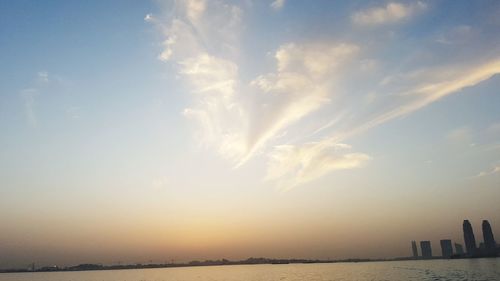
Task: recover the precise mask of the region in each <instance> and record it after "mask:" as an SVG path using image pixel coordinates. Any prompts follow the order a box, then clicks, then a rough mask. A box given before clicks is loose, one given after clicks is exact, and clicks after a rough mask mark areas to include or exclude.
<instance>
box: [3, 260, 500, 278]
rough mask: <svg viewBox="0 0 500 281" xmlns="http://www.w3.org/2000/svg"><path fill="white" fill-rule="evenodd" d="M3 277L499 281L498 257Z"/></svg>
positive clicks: (58, 273) (8, 276) (30, 274)
mask: <svg viewBox="0 0 500 281" xmlns="http://www.w3.org/2000/svg"><path fill="white" fill-rule="evenodd" d="M0 280H1V281H11V280H12V281H14V280H15V281H24V280H26V281H28V280H29V281H195V280H196V281H236V280H241V281H300V280H311V281H314V280H317V281H327V280H328V281H351V280H356V281H401V280H424V281H425V280H433V281H434V280H478V281H479V280H491V281H500V258H488V259H459V260H416V261H384V262H359V263H328V264H263V265H229V266H199V267H179V268H161V269H129V270H100V271H79V272H34V273H5V274H0Z"/></svg>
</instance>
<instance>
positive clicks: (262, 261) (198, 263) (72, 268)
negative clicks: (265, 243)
mask: <svg viewBox="0 0 500 281" xmlns="http://www.w3.org/2000/svg"><path fill="white" fill-rule="evenodd" d="M454 258H455V259H463V258H470V257H463V256H462V257H452V259H454ZM478 258H479V257H478ZM432 259H443V258H442V257H433V258H432ZM403 260H424V259H420V258H414V257H399V258H390V259H357V258H352V259H339V260H319V259H312V260H310V259H269V258H248V259H246V260H239V261H230V260H226V259H221V260H205V261H191V262H187V263H163V264H155V263H150V264H127V265H102V264H80V265H75V266H68V267H57V266H50V267H41V268H38V269H4V270H0V273H16V272H19V273H21V272H56V271H91V270H122V269H148V268H175V267H191V266H220V265H254V264H308V263H351V262H354V263H356V262H382V261H403ZM425 260H428V259H425Z"/></svg>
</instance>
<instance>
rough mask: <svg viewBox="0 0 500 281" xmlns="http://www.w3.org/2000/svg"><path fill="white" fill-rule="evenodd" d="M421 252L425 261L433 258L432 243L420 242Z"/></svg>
mask: <svg viewBox="0 0 500 281" xmlns="http://www.w3.org/2000/svg"><path fill="white" fill-rule="evenodd" d="M420 250H421V251H422V257H423V258H424V259H430V258H432V249H431V241H420Z"/></svg>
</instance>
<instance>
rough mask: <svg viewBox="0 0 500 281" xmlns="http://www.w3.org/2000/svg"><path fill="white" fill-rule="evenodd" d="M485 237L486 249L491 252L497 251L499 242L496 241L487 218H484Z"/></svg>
mask: <svg viewBox="0 0 500 281" xmlns="http://www.w3.org/2000/svg"><path fill="white" fill-rule="evenodd" d="M483 238H484V246H485V247H486V250H487V251H489V252H491V251H495V250H496V247H497V243H496V242H495V237H493V231H491V226H490V223H489V222H488V221H487V220H483Z"/></svg>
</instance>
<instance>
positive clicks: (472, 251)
mask: <svg viewBox="0 0 500 281" xmlns="http://www.w3.org/2000/svg"><path fill="white" fill-rule="evenodd" d="M481 225H482V227H481V229H482V237H483V241H482V242H481V241H480V240H478V241H477V240H476V238H475V235H474V230H473V227H472V224H471V223H470V221H469V220H467V219H466V220H464V221H463V224H462V229H463V241H464V244H465V249H466V251H465V252H464V249H463V246H462V244H461V243H457V241H452V240H451V239H441V240H440V241H439V245H440V250H441V251H440V253H441V255H435V254H433V252H432V251H433V250H432V243H431V241H427V240H425V241H420V255H419V253H418V248H417V244H416V241H415V240H412V241H411V253H412V255H411V257H412V258H415V259H419V258H421V259H431V258H436V257H440V258H445V259H449V258H479V257H497V256H499V255H500V245H498V244H497V243H496V241H495V236H494V234H493V231H492V228H491V225H490V223H489V221H488V220H483V221H482V224H481ZM453 242H454V243H453ZM452 245H454V246H455V248H453V246H452ZM478 245H479V246H478Z"/></svg>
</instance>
